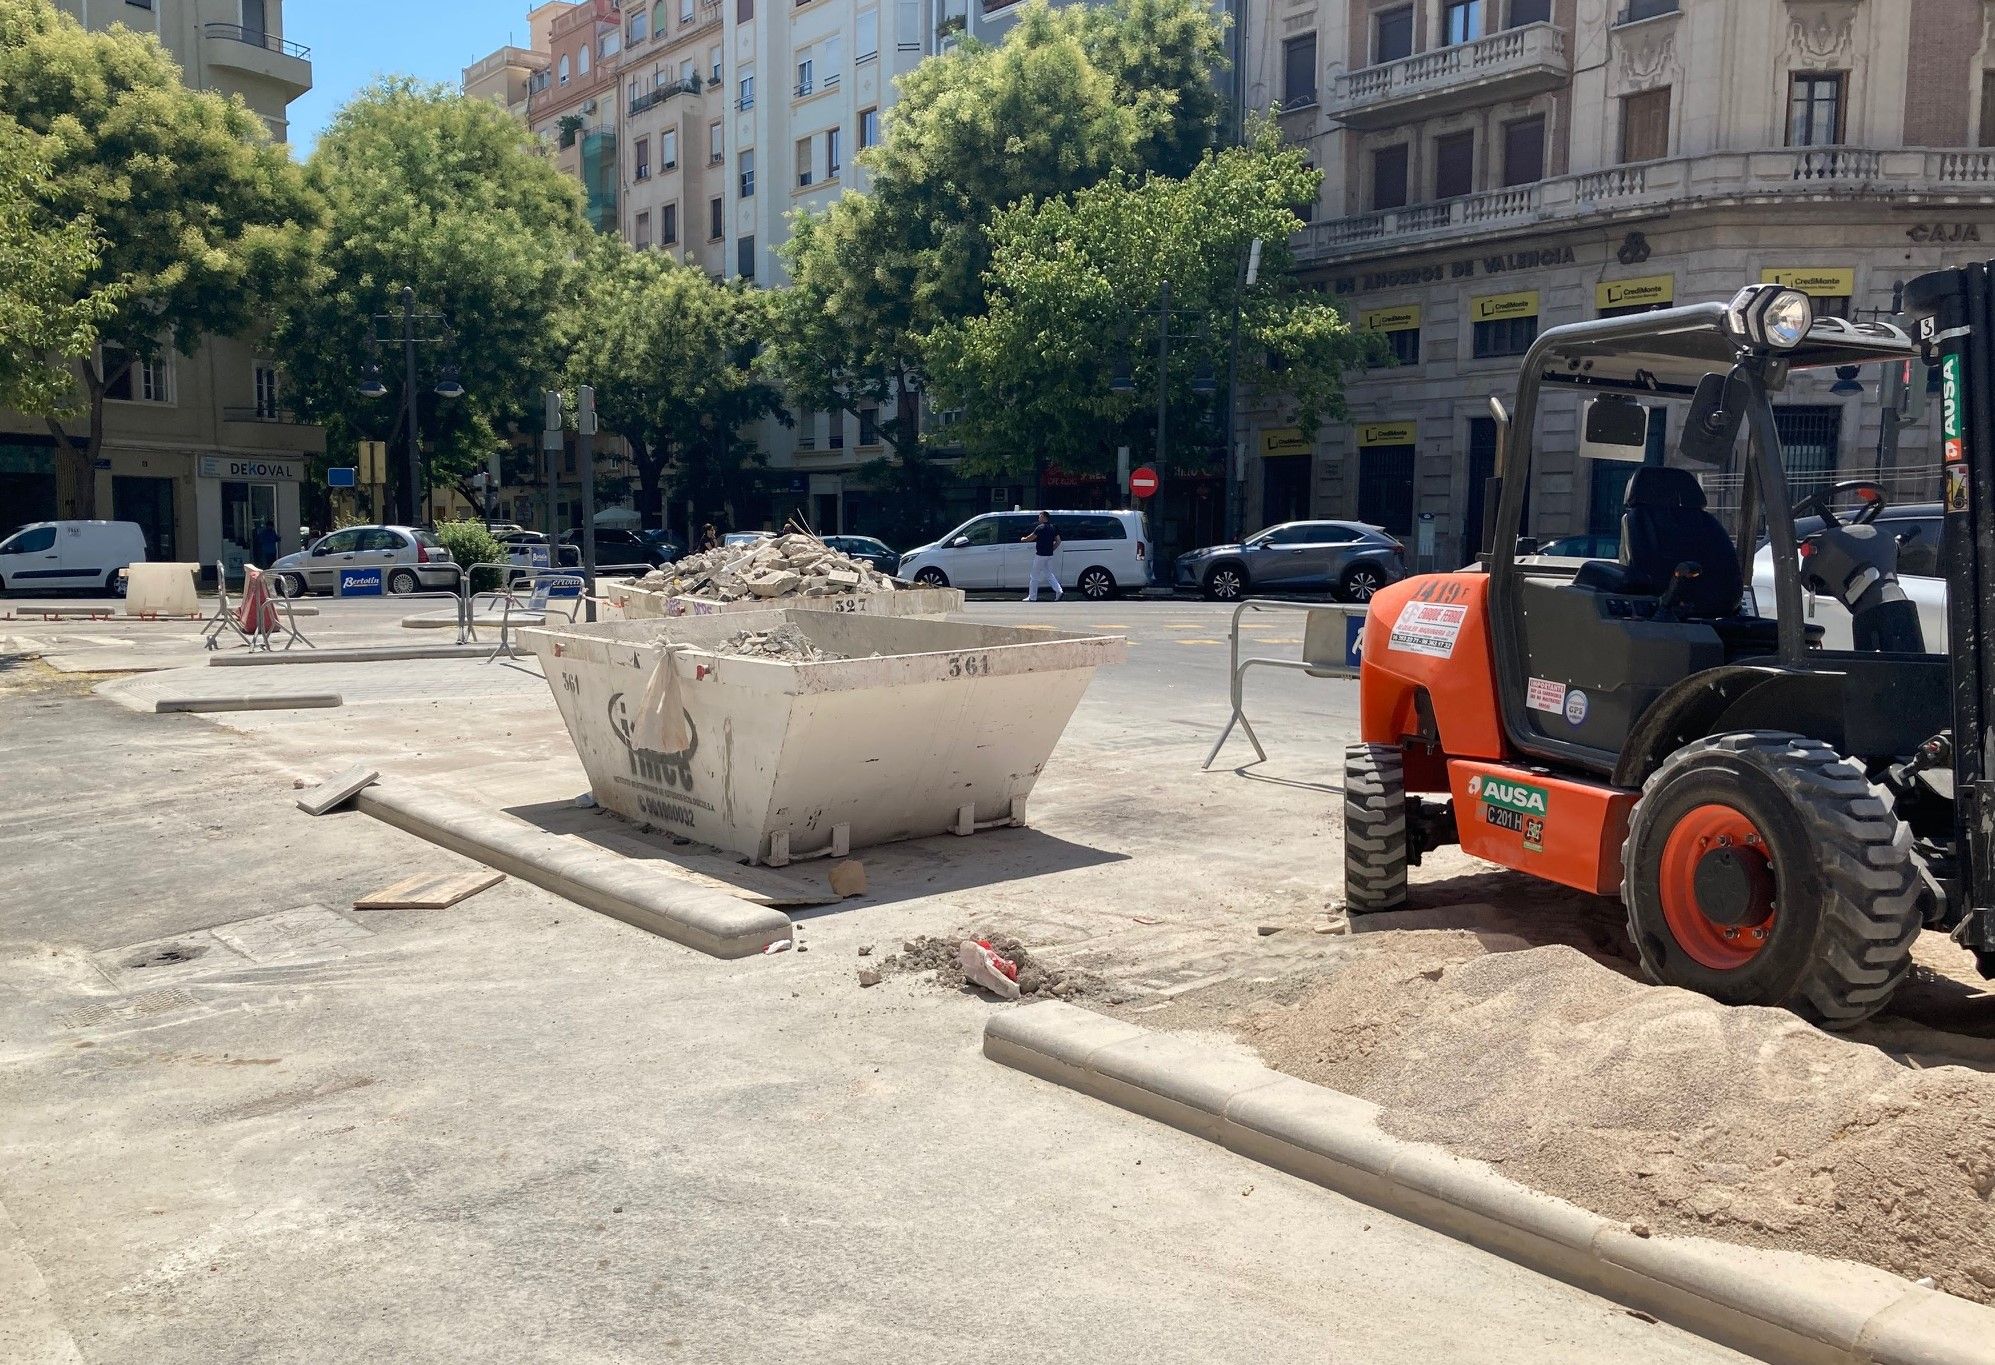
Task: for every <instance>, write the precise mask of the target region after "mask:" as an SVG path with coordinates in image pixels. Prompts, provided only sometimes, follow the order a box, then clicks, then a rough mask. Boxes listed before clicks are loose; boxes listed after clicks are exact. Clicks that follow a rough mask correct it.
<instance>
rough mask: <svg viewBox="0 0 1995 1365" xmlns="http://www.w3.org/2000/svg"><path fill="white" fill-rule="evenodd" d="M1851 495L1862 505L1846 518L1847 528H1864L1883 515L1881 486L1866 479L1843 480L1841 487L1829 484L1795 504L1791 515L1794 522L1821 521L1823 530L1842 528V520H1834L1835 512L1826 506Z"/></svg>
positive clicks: (1839, 484) (1883, 500)
mask: <svg viewBox="0 0 1995 1365" xmlns="http://www.w3.org/2000/svg"><path fill="white" fill-rule="evenodd" d="M1852 493H1854V494H1856V496H1857V498H1858V499H1859V500H1860V501H1861V502H1862V503H1863V505H1862V506H1861V507H1859V508H1857V509H1856V511H1854V512H1852V513H1850V514H1849V517H1848V524H1849V525H1851V526H1868V525H1870V523H1872V522H1873V521H1876V520H1877V518H1878V517H1879V516H1881V515H1882V514H1883V512H1884V507H1885V497H1884V485H1883V484H1881V483H1877V482H1875V481H1873V480H1870V479H1845V480H1844V481H1843V482H1841V483H1838V484H1831V485H1830V486H1829V487H1827V488H1824V489H1822V490H1821V491H1820V492H1817V493H1810V494H1809V495H1808V496H1807V497H1805V498H1803V499H1801V501H1799V502H1797V503H1795V504H1794V512H1793V515H1794V516H1795V517H1797V518H1799V517H1806V516H1817V517H1820V518H1821V519H1822V524H1823V525H1824V526H1841V525H1843V524H1844V518H1842V517H1839V516H1837V515H1836V510H1835V508H1834V507H1833V506H1831V505H1830V504H1832V503H1834V502H1835V501H1836V500H1837V499H1838V498H1843V497H1847V496H1848V495H1849V494H1852Z"/></svg>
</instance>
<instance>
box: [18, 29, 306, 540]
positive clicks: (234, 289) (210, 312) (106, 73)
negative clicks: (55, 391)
mask: <svg viewBox="0 0 1995 1365" xmlns="http://www.w3.org/2000/svg"><path fill="white" fill-rule="evenodd" d="M0 127H4V128H5V129H7V130H8V131H9V132H10V134H11V132H12V131H13V130H14V129H18V130H20V131H21V132H22V133H25V134H26V135H27V136H29V137H30V138H32V139H37V140H38V141H39V147H40V150H41V154H42V155H43V156H44V157H45V158H46V164H47V172H46V174H45V175H42V176H36V177H32V178H31V180H30V182H29V184H28V185H27V186H26V190H27V193H28V195H29V198H27V199H26V200H25V201H24V202H25V204H26V211H27V213H28V214H29V215H30V217H31V219H34V220H40V221H56V222H65V223H78V224H88V229H87V230H88V231H89V232H90V233H91V234H92V235H93V236H94V237H95V239H96V248H97V249H96V254H95V259H94V261H93V262H92V263H91V264H90V266H89V269H88V270H87V271H86V272H84V273H83V274H82V275H81V276H79V277H77V278H76V279H75V280H74V281H73V282H72V293H71V299H72V301H73V302H76V303H78V304H80V305H82V306H83V307H84V308H85V310H86V311H87V312H89V313H91V314H92V318H91V325H92V326H93V327H94V329H95V332H96V338H97V340H98V341H99V342H101V343H102V345H101V349H99V348H97V347H86V348H84V350H83V352H82V353H81V354H72V355H70V356H69V368H70V371H71V372H72V374H73V376H74V383H75V385H76V392H75V393H74V394H73V395H72V397H73V401H72V403H71V404H70V405H69V406H70V408H71V412H70V413H62V412H47V411H46V408H47V406H48V405H46V404H40V405H37V406H41V407H43V408H44V416H45V420H46V421H47V422H48V426H49V430H50V432H51V433H52V434H54V435H55V436H56V438H57V455H56V506H57V508H58V509H59V511H60V514H61V515H62V516H64V517H76V518H88V517H92V516H94V515H96V476H95V474H94V472H93V471H94V467H95V463H96V458H97V453H98V451H99V449H100V448H101V447H102V445H103V441H104V399H105V396H106V394H107V392H108V391H109V390H110V389H112V388H113V387H114V386H116V385H117V384H118V383H119V382H120V381H121V380H122V379H123V378H124V377H125V375H126V374H127V373H128V372H129V370H130V368H131V366H132V365H133V364H134V363H135V362H138V361H142V360H153V359H156V358H158V357H160V356H162V355H164V354H166V353H167V352H169V351H173V350H177V351H180V352H182V353H183V354H191V353H192V352H193V350H194V348H195V346H196V345H197V344H198V343H199V341H200V340H201V338H203V337H206V336H231V335H238V334H241V333H244V332H247V331H249V330H252V329H253V328H254V327H256V326H257V325H259V323H261V322H262V321H264V320H265V319H266V318H267V316H268V313H269V310H270V309H271V307H272V305H273V304H274V303H276V302H278V301H281V300H283V299H285V298H288V297H291V296H293V295H295V294H296V293H297V292H299V291H300V290H301V289H302V288H304V287H306V286H307V285H308V284H309V278H310V269H311V266H310V262H311V254H312V252H311V248H312V235H313V233H314V232H315V231H316V229H317V226H318V223H319V208H318V202H317V199H316V197H315V196H313V195H312V194H311V193H310V192H309V191H308V190H307V189H306V187H305V184H304V180H303V178H302V177H301V176H300V175H299V173H298V171H297V168H296V167H295V166H293V165H292V163H291V159H290V157H289V156H288V155H286V153H285V152H284V149H283V148H281V147H278V146H275V145H273V144H272V143H271V141H270V135H269V132H268V131H267V130H266V128H265V127H264V124H263V121H262V120H261V119H260V118H258V117H257V116H256V115H255V114H253V113H251V112H250V111H249V109H248V108H247V107H246V106H245V105H244V104H243V103H242V102H241V101H240V100H237V99H229V98H225V97H223V96H221V95H219V94H215V93H213V92H210V91H196V90H190V89H188V88H187V87H186V86H185V85H183V84H182V83H181V78H180V69H179V68H178V67H177V66H176V65H175V64H174V62H173V60H172V58H170V57H169V56H167V54H166V51H165V49H163V48H162V47H161V46H160V45H159V41H158V39H156V38H154V37H152V36H151V35H149V34H139V33H135V32H133V31H132V30H130V29H128V28H125V27H123V26H122V25H119V26H114V27H113V28H111V29H110V30H108V31H106V32H102V33H96V32H91V31H89V30H87V29H85V28H84V27H83V26H82V25H81V24H78V23H77V22H76V21H75V20H74V19H71V18H70V17H69V16H68V15H66V14H64V13H62V12H61V11H59V10H57V9H56V8H55V6H54V5H52V4H50V3H48V0H0ZM9 197H11V196H9ZM71 339H72V340H73V339H75V338H74V337H73V335H72V337H71ZM57 340H58V341H59V340H60V337H58V338H57ZM57 349H61V348H60V347H59V346H58V348H57ZM72 414H73V415H72Z"/></svg>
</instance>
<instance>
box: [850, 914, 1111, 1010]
mask: <svg viewBox="0 0 1995 1365" xmlns="http://www.w3.org/2000/svg"><path fill="white" fill-rule="evenodd" d="M970 937H971V938H973V939H977V940H980V941H982V942H984V943H988V944H989V945H990V947H991V950H992V951H993V952H994V953H996V954H997V955H998V956H1000V957H1002V958H1004V959H1006V960H1007V961H1009V962H1011V963H1013V964H1014V965H1015V966H1016V967H1017V968H1018V977H1017V984H1018V994H1019V995H1020V996H1021V997H1023V998H1025V999H1034V998H1041V997H1048V996H1055V997H1058V998H1060V999H1062V1000H1071V999H1074V998H1076V997H1078V996H1083V995H1097V994H1100V993H1101V991H1102V990H1103V989H1104V983H1103V981H1102V979H1101V978H1100V977H1099V976H1096V975H1095V974H1094V973H1093V972H1087V971H1081V970H1079V969H1077V968H1072V967H1065V966H1056V965H1054V964H1053V963H1050V962H1046V961H1045V960H1043V959H1041V958H1039V957H1037V956H1035V955H1034V954H1033V952H1032V950H1031V949H1029V948H1027V947H1026V946H1025V945H1024V944H1023V943H1020V942H1019V941H1018V940H1017V939H1016V938H1013V937H1012V936H1011V935H1010V934H993V933H986V932H984V931H981V930H980V931H978V932H977V933H975V934H973V935H971V936H970ZM964 941H965V939H964V936H963V935H961V934H955V935H950V936H946V937H943V936H934V935H929V934H923V935H921V936H920V937H919V938H911V939H909V940H908V941H907V942H905V943H903V944H902V945H901V950H900V951H899V952H898V953H895V954H893V955H892V956H890V957H887V958H884V959H882V960H881V962H880V971H881V973H882V974H883V975H885V976H905V975H911V974H915V973H920V972H933V973H934V974H935V982H936V984H937V985H939V986H944V987H947V988H949V989H951V990H960V989H961V988H962V987H963V986H964V985H966V984H968V980H967V978H966V976H965V974H964V971H963V958H962V945H963V943H964ZM1007 994H1009V993H1008V992H1007Z"/></svg>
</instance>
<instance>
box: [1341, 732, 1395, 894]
mask: <svg viewBox="0 0 1995 1365" xmlns="http://www.w3.org/2000/svg"><path fill="white" fill-rule="evenodd" d="M1404 904H1406V774H1405V767H1404V759H1403V756H1402V755H1401V753H1400V751H1399V750H1398V749H1397V748H1395V747H1393V746H1392V745H1388V744H1353V745H1350V746H1349V747H1348V748H1346V749H1345V750H1344V909H1345V912H1346V913H1347V914H1352V915H1369V914H1375V913H1377V912H1378V911H1380V910H1397V909H1399V907H1400V906H1402V905H1404Z"/></svg>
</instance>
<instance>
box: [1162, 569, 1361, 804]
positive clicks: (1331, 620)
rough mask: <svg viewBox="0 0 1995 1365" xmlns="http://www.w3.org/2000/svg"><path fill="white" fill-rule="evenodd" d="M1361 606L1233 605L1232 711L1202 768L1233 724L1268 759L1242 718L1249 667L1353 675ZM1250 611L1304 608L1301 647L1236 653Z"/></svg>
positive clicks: (1259, 601) (1251, 601)
mask: <svg viewBox="0 0 1995 1365" xmlns="http://www.w3.org/2000/svg"><path fill="white" fill-rule="evenodd" d="M1367 610H1368V609H1367V608H1366V606H1365V605H1364V604H1363V603H1361V602H1280V601H1276V600H1274V599H1272V598H1266V597H1250V598H1248V599H1247V600H1246V601H1244V602H1242V603H1240V605H1238V606H1237V607H1235V608H1233V621H1232V624H1231V625H1230V626H1229V627H1228V630H1227V655H1228V657H1227V668H1226V676H1227V679H1228V691H1229V693H1230V695H1231V698H1232V703H1233V710H1232V714H1230V715H1229V716H1227V718H1226V728H1225V729H1224V730H1221V731H1220V732H1219V738H1218V739H1216V740H1214V741H1213V743H1212V748H1211V750H1210V751H1209V752H1208V753H1207V754H1206V756H1205V762H1203V763H1201V764H1199V765H1198V767H1199V771H1200V772H1204V771H1206V770H1207V769H1209V768H1211V767H1212V761H1213V760H1214V759H1215V758H1218V757H1219V751H1220V750H1221V749H1223V748H1225V747H1226V741H1227V740H1228V739H1229V738H1231V737H1232V734H1233V727H1234V726H1236V725H1237V726H1239V727H1240V730H1241V733H1243V734H1244V735H1246V736H1247V742H1248V743H1249V744H1252V745H1253V746H1254V755H1255V761H1256V762H1260V763H1265V762H1267V761H1268V754H1267V750H1265V749H1263V748H1262V747H1261V739H1260V736H1259V735H1256V734H1255V733H1254V726H1253V723H1252V722H1251V721H1249V720H1248V719H1247V712H1246V710H1245V709H1244V703H1245V693H1246V688H1245V683H1246V678H1247V670H1248V669H1250V668H1286V669H1293V670H1295V671H1297V672H1300V673H1307V674H1308V675H1309V676H1310V677H1312V678H1355V677H1357V676H1358V656H1359V649H1360V646H1361V644H1362V642H1363V639H1364V629H1365V615H1366V612H1367ZM1250 611H1277V612H1279V611H1299V612H1303V613H1305V619H1304V622H1303V627H1302V652H1301V655H1300V657H1298V658H1293V659H1270V658H1258V657H1257V658H1250V659H1243V658H1241V657H1240V619H1241V617H1243V616H1245V615H1246V614H1247V613H1248V612H1250Z"/></svg>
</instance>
